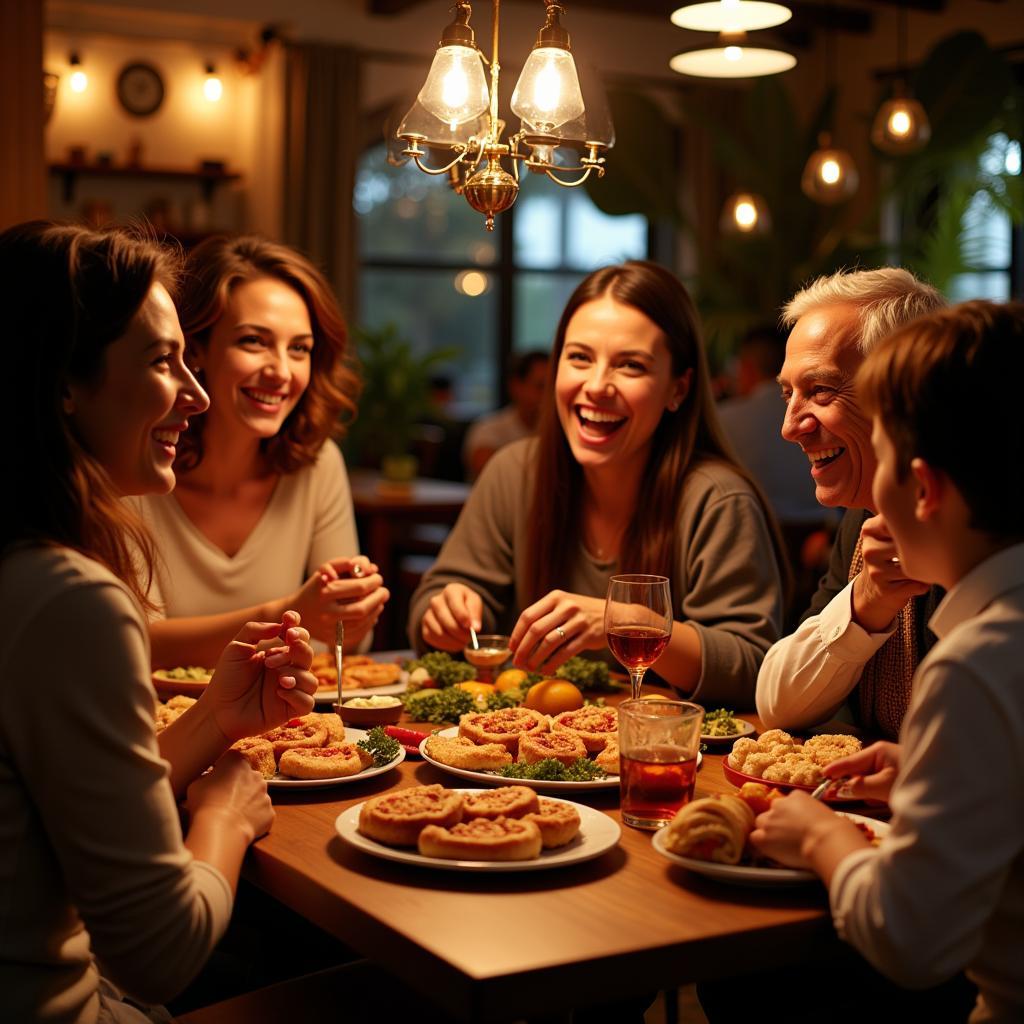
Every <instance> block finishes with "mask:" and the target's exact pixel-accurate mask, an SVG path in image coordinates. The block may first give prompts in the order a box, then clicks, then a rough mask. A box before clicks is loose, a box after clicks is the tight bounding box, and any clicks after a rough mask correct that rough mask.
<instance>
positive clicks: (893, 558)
mask: <svg viewBox="0 0 1024 1024" xmlns="http://www.w3.org/2000/svg"><path fill="white" fill-rule="evenodd" d="M889 561H890V562H892V564H893V565H899V564H900V560H899V556H898V555H893V556H892V558H890V559H889Z"/></svg>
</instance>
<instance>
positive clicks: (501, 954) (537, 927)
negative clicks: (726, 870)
mask: <svg viewBox="0 0 1024 1024" xmlns="http://www.w3.org/2000/svg"><path fill="white" fill-rule="evenodd" d="M751 720H752V721H756V720H755V719H751ZM427 728H429V727H427ZM726 749H728V748H726ZM721 762H722V755H721V754H705V756H704V764H703V767H702V769H701V772H700V774H699V775H698V778H697V796H706V795H709V794H711V793H715V792H728V791H730V790H732V788H733V787H732V786H731V785H730V784H729V783H728V782H727V781H726V780H725V778H724V776H723V773H722V767H721ZM435 782H440V783H442V784H444V785H446V786H449V787H452V788H458V787H472V785H473V784H472V782H469V781H467V780H465V779H459V778H456V777H454V776H452V775H449V774H447V773H443V772H441V771H440V770H439V769H436V768H434V767H433V766H432V765H429V764H427V763H425V762H423V761H422V760H421V759H419V758H412V757H410V758H407V759H406V761H405V762H404V763H403V764H401V765H400V766H399V767H398V768H397V769H396V770H395V771H393V772H389V773H387V774H385V775H381V776H377V777H376V778H373V779H368V780H366V781H365V782H358V783H351V784H347V785H343V786H338V787H335V788H330V789H315V790H304V791H298V792H296V791H293V792H291V793H287V794H284V795H281V794H282V791H280V790H275V791H274V794H273V795H274V804H275V808H276V810H277V819H276V821H275V823H274V828H273V830H272V832H271V833H270V835H268V836H266V837H265V838H263V839H261V840H260V841H259V842H258V843H257V844H256V845H255V847H254V849H253V851H252V853H251V854H250V856H249V859H248V861H247V868H246V876H247V877H248V878H249V879H250V880H251V881H253V882H254V883H255V884H257V885H259V886H260V887H261V888H263V889H265V890H266V891H267V892H269V893H271V894H272V895H273V896H274V897H276V898H277V899H279V900H281V901H282V902H283V903H285V904H287V905H288V906H290V907H292V908H293V909H294V910H296V911H298V912H299V913H301V914H303V915H305V916H306V917H308V918H309V919H310V920H312V921H314V922H315V923H316V924H318V925H319V926H320V927H322V928H324V929H325V930H326V931H328V932H330V933H332V934H333V935H335V936H337V937H338V938H340V939H341V940H342V941H344V942H345V943H346V944H348V945H349V946H351V947H352V948H353V949H355V950H356V951H357V952H359V953H361V954H362V955H364V956H366V957H368V958H369V959H371V960H374V961H376V962H379V963H380V964H382V965H383V966H385V967H386V968H387V969H388V970H390V971H391V972H393V973H394V974H396V975H398V976H399V977H401V978H402V979H403V980H405V981H406V982H407V983H409V984H410V985H411V986H412V987H413V988H416V989H418V990H420V991H421V992H423V993H425V994H429V995H430V997H431V998H432V999H434V1000H437V1001H439V1002H440V1003H441V1004H442V1006H443V1008H444V1010H445V1011H446V1012H447V1013H448V1014H450V1015H451V1016H452V1017H453V1018H454V1019H459V1020H472V1021H507V1020H514V1019H517V1018H522V1017H524V1016H527V1015H533V1016H537V1015H538V1014H539V1013H540V1012H541V1011H542V1012H543V1013H545V1014H551V1013H559V1012H564V1011H567V1010H569V1009H571V1008H573V1007H577V1006H581V1005H586V1004H588V1003H597V1002H602V1001H605V1000H608V999H612V998H616V997H622V996H626V995H630V994H638V993H643V992H650V993H654V992H656V991H658V990H660V989H664V988H670V987H673V986H676V985H679V984H684V983H688V982H691V981H698V980H703V979H710V978H715V977H721V976H725V975H729V974H735V973H741V972H742V971H743V970H744V969H748V970H752V969H772V968H774V967H777V966H781V965H785V964H792V963H796V962H798V961H799V962H808V961H811V960H815V959H827V958H828V957H829V956H830V955H831V954H832V953H834V952H835V951H836V950H837V948H838V942H837V940H836V939H835V937H834V933H833V931H832V926H831V922H830V919H829V916H828V914H827V901H826V896H825V892H824V890H823V889H822V888H821V887H820V886H819V885H817V884H810V885H806V886H802V887H797V888H785V889H781V888H780V889H752V888H740V887H735V886H728V885H724V884H721V883H718V882H713V881H711V880H707V879H703V878H700V877H698V876H695V875H693V874H691V873H689V872H688V871H686V870H685V869H683V868H681V867H677V866H675V865H673V864H671V863H670V862H668V861H667V860H665V859H664V858H663V857H661V856H660V855H658V854H657V853H656V852H655V850H654V849H653V848H652V846H651V834H650V833H649V832H642V831H639V830H636V829H633V828H630V827H628V826H622V838H621V841H620V842H619V844H618V846H616V847H615V848H613V849H611V850H609V851H608V852H607V853H605V854H603V855H602V856H601V857H599V858H598V859H596V860H593V861H590V862H587V863H584V864H579V865H576V866H569V867H564V868H557V869H552V870H550V871H537V872H527V873H509V874H506V873H500V872H490V873H486V874H485V873H476V872H474V873H469V872H467V873H461V872H453V871H439V870H431V869H426V868H417V867H411V866H405V865H402V864H395V863H391V862H388V861H384V860H381V859H378V858H375V857H372V856H369V855H366V854H364V853H362V852H360V851H357V850H355V849H353V848H351V847H350V846H348V845H347V844H345V843H344V842H343V841H342V840H341V839H340V838H339V837H338V836H337V834H336V832H335V827H334V822H335V819H336V818H337V816H338V815H339V813H340V812H341V811H343V810H344V809H345V808H347V807H350V806H352V805H353V804H356V803H360V802H362V801H363V800H366V799H367V798H368V797H371V796H375V795H377V794H379V793H383V792H386V791H387V790H389V789H391V788H393V787H405V786H412V785H425V784H429V783H435ZM552 795H555V796H558V797H565V796H566V794H565V793H564V792H559V793H556V794H552ZM575 798H576V799H577V800H578V801H579V802H580V803H585V804H588V805H589V806H591V807H594V808H597V809H599V810H602V811H604V812H605V813H607V814H608V815H609V817H611V818H613V819H614V820H615V821H617V822H619V823H620V825H621V819H620V816H619V809H618V802H619V801H618V791H617V790H603V791H599V790H591V791H589V795H587V796H582V795H580V796H578V797H575Z"/></svg>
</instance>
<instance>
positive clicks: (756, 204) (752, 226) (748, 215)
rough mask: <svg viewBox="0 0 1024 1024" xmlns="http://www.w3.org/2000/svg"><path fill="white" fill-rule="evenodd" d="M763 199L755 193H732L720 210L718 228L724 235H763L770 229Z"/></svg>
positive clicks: (766, 207)
mask: <svg viewBox="0 0 1024 1024" xmlns="http://www.w3.org/2000/svg"><path fill="white" fill-rule="evenodd" d="M771 220H772V219H771V215H770V214H769V212H768V204H767V203H766V202H765V201H764V197H763V196H760V195H758V194H757V193H756V192H734V193H733V194H732V195H731V196H729V198H728V199H727V200H726V201H725V206H724V207H723V208H722V216H721V219H720V222H719V224H720V227H721V230H722V233H723V234H725V235H735V234H737V233H739V234H741V235H763V234H765V233H766V232H767V231H768V230H769V228H770V227H771Z"/></svg>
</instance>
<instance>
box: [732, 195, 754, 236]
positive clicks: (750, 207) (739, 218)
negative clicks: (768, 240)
mask: <svg viewBox="0 0 1024 1024" xmlns="http://www.w3.org/2000/svg"><path fill="white" fill-rule="evenodd" d="M733 217H734V218H735V220H736V226H737V227H739V228H740V230H742V231H749V230H750V229H751V228H752V227H753V226H754V225H755V224H756V223H757V207H756V206H754V204H753V203H752V202H750V200H748V199H744V200H741V201H740V202H738V203H737V204H736V209H735V210H734V212H733Z"/></svg>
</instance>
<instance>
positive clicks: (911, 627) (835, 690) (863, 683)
mask: <svg viewBox="0 0 1024 1024" xmlns="http://www.w3.org/2000/svg"><path fill="white" fill-rule="evenodd" d="M944 305H945V300H944V299H943V298H942V296H941V295H940V294H939V293H938V292H937V291H936V290H935V289H934V288H932V287H931V286H930V285H927V284H924V283H922V282H921V281H918V280H917V278H916V277H914V275H913V274H911V273H909V272H908V271H906V270H901V269H898V268H894V267H886V268H883V269H880V270H866V271H855V272H851V273H845V272H840V273H837V274H832V275H831V276H828V277H821V278H819V279H818V280H816V281H815V282H814V283H813V284H811V285H810V286H809V287H807V288H805V289H803V291H801V292H799V293H798V294H797V295H796V296H794V298H793V299H792V301H790V302H789V304H788V305H787V306H786V308H785V311H784V322H785V323H786V325H787V326H789V327H792V331H791V333H790V335H789V339H788V341H787V343H786V360H785V363H784V364H783V367H782V371H781V373H780V374H779V385H780V387H781V389H782V397H783V400H784V401H785V403H786V414H785V419H784V420H783V425H782V436H783V437H785V438H786V440H787V441H792V442H793V443H794V444H797V445H799V446H800V448H801V449H802V450H803V451H804V453H805V454H806V455H807V458H808V461H809V467H810V474H811V478H812V479H813V481H814V485H815V496H816V497H817V499H818V501H819V502H820V503H821V504H822V505H825V506H827V507H829V508H836V507H840V508H845V509H846V510H847V511H846V513H845V515H844V516H843V519H842V522H841V523H840V525H839V529H838V532H837V535H836V539H835V544H834V546H833V549H832V558H831V562H830V564H829V569H828V572H827V574H826V575H825V576H824V577H823V578H822V580H821V583H820V584H819V586H818V591H817V593H816V594H815V595H814V597H813V598H812V600H811V607H810V609H809V610H808V611H807V613H806V614H805V615H804V617H803V619H802V621H801V623H800V626H799V627H798V628H797V630H796V632H795V633H793V634H792V635H791V636H788V637H785V638H783V639H782V640H780V641H779V642H778V643H776V644H775V645H774V646H773V647H772V648H771V649H770V650H769V651H768V654H767V655H766V656H765V659H764V662H763V664H762V666H761V670H760V674H759V675H758V680H757V710H758V713H759V714H760V716H761V718H762V719H763V720H764V723H765V726H766V727H768V728H772V727H774V728H784V729H803V728H807V727H808V726H812V725H816V724H818V723H820V722H823V721H825V720H827V719H829V718H831V717H833V716H834V715H835V714H836V713H837V712H839V710H840V709H841V708H842V707H843V705H844V704H846V703H847V702H848V701H849V703H850V710H851V712H852V715H853V720H854V721H855V722H856V723H857V724H858V725H860V726H862V727H863V728H865V729H867V730H868V731H870V732H871V733H874V734H879V735H882V736H885V737H887V738H890V739H895V738H896V736H897V735H898V733H899V728H900V723H901V722H902V721H903V715H904V713H905V712H906V709H907V706H908V704H909V701H910V684H911V679H912V677H913V674H914V669H915V668H916V667H917V664H918V662H919V661H920V660H921V658H922V657H923V656H924V654H925V652H926V650H927V649H928V647H930V646H931V644H932V643H933V642H934V638H933V637H932V636H931V634H930V633H929V632H928V631H927V628H926V623H927V621H928V618H929V616H930V614H931V612H932V611H933V610H934V608H935V606H936V605H937V603H938V599H939V598H940V597H941V592H940V591H937V590H936V589H935V588H929V587H928V586H926V585H925V584H923V583H919V582H918V581H917V580H912V579H907V578H906V577H905V576H904V575H903V571H902V568H901V566H900V563H899V558H898V557H897V556H896V548H895V546H894V544H893V540H892V537H891V536H890V535H889V530H888V528H887V527H886V524H885V521H884V519H883V518H882V517H881V516H880V515H877V509H876V508H875V507H874V501H873V498H872V496H871V481H872V478H873V477H874V473H875V456H874V453H873V451H872V447H871V421H870V419H869V418H868V417H867V416H866V415H865V414H864V412H863V410H862V409H861V406H860V403H859V401H858V398H857V392H856V387H855V378H856V375H857V371H858V370H859V369H860V366H861V363H862V362H863V361H864V358H865V356H866V355H867V353H868V352H870V351H871V349H872V348H873V347H874V346H875V345H876V344H877V343H878V342H879V341H881V339H882V338H884V337H885V336H886V335H887V334H889V333H891V332H892V331H893V330H895V329H896V328H897V327H900V326H902V325H903V324H905V323H907V322H908V321H910V320H913V319H915V318H916V317H918V316H921V315H923V314H925V313H929V312H931V311H932V310H935V309H937V308H939V307H940V306H944ZM950 412H951V414H952V410H951V411H950Z"/></svg>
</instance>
